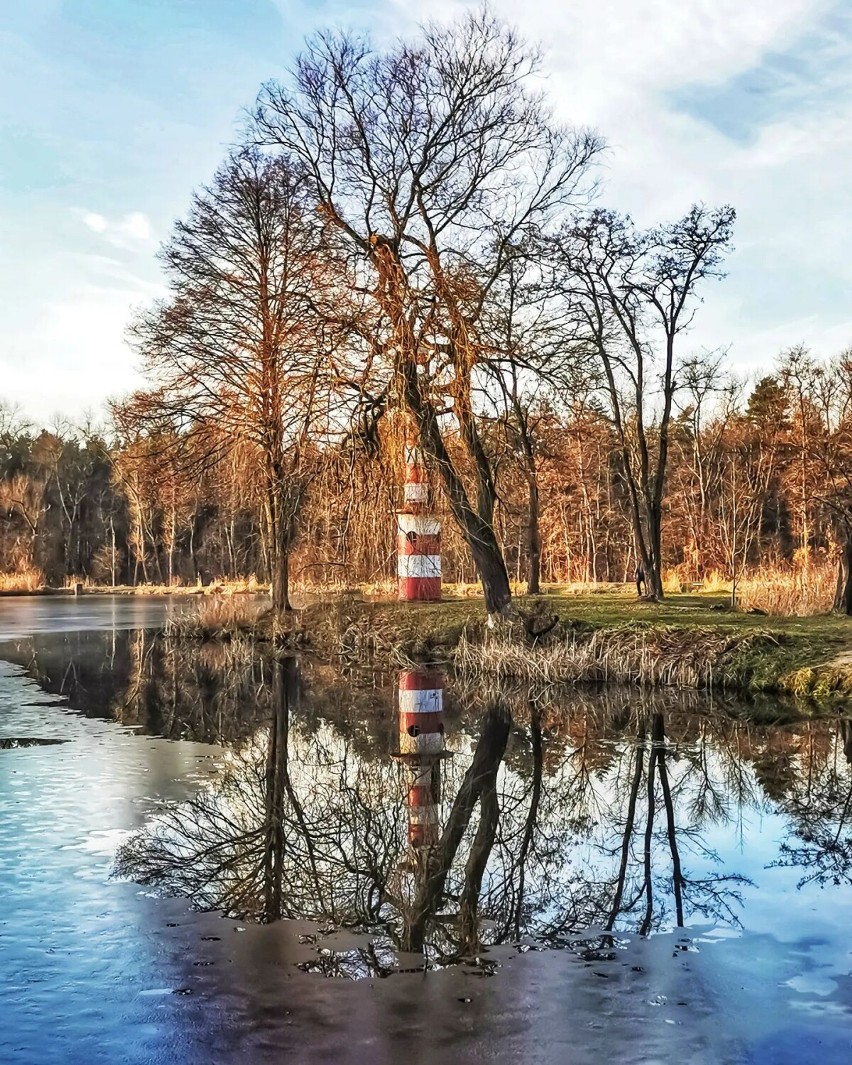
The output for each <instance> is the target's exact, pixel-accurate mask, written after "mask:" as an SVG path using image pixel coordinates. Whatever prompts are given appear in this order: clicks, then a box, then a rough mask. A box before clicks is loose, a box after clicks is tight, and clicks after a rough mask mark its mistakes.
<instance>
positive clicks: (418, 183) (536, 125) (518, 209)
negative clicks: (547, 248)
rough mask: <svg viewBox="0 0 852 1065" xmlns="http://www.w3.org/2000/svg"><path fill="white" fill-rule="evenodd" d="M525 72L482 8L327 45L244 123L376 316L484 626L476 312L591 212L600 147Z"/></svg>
mask: <svg viewBox="0 0 852 1065" xmlns="http://www.w3.org/2000/svg"><path fill="white" fill-rule="evenodd" d="M537 65H538V56H537V54H536V52H535V50H534V49H531V48H530V47H528V46H527V44H526V43H525V42H524V41H522V40H521V39H519V37H518V36H517V35H516V34H515V32H514V31H513V30H511V29H509V28H508V27H507V26H505V25H504V24H502V23H501V22H499V21H498V20H497V19H495V18H494V17H493V16H492V15H491V14H490V13H489V12H488V11H487V9H481V10H479V11H478V12H476V13H471V14H468V15H466V16H465V17H464V18H462V19H461V20H460V21H458V22H455V23H453V24H451V25H449V26H436V25H431V24H430V25H427V26H425V27H423V28H422V29H421V31H420V34H419V36H418V37H417V38H415V39H413V40H411V41H401V42H398V43H396V44H394V45H393V46H391V47H390V48H388V49H387V50H385V51H376V50H374V49H373V48H372V47H371V46H370V44H369V43H368V42H366V41H364V40H361V39H359V38H356V37H353V36H349V35H345V34H343V35H336V34H321V35H319V36H317V37H315V38H314V39H313V40H312V41H310V42H309V44H308V46H307V49H306V51H305V52H304V53H303V54H302V55H301V56H300V58H299V60H298V62H297V65H296V69H295V74H294V78H293V80H292V81H291V82H290V83H288V84H280V83H270V84H268V85H267V86H266V87H265V88H264V89H263V90H262V92H261V94H260V97H259V100H258V106H257V111H256V122H255V128H256V132H257V136H258V138H259V139H260V140H261V141H262V142H263V143H265V144H267V145H273V146H278V147H280V148H282V149H283V150H284V151H285V152H286V153H288V154H290V155H292V156H293V157H294V158H297V159H298V160H299V163H300V164H301V166H302V167H303V168H304V171H305V173H306V175H307V180H308V181H309V182H310V185H311V189H312V192H313V194H314V196H315V197H316V198H317V200H318V202H319V204H320V205H321V209H322V212H323V215H324V217H325V218H326V219H327V220H328V222H329V223H330V224H331V225H332V226H333V227H334V228H335V229H336V230H337V231H338V233H339V234H340V236H341V238H342V239H343V241H344V243H345V244H346V245H348V246H349V248H350V249H351V251H352V252H353V253H354V258H355V261H356V266H355V269H356V270H357V271H358V272H359V274H360V276H361V278H362V283H363V285H364V287H365V288H366V289H367V290H368V291H369V293H370V294H371V296H372V298H373V302H374V308H375V311H376V312H377V326H376V332H375V349H376V352H377V355H378V357H379V358H378V360H377V361H378V362H380V363H382V364H383V365H384V366H385V367H389V369H390V381H391V391H392V398H393V400H394V401H395V402H396V403H397V404H398V405H400V406H402V407H403V408H405V409H406V410H407V411H408V412H409V413H410V415H411V416H412V417H413V420H414V422H415V423H416V426H417V430H418V432H419V438H420V444H421V446H422V448H423V450H424V452H425V453H426V455H427V457H428V459H429V461H430V462H431V463H432V464H433V466H434V467H435V469H436V470H437V471H438V473H439V475H440V478H441V480H442V483H443V487H444V490H445V493H446V497H447V500H448V503H449V507H450V510H451V511H452V514H453V517H454V518H455V520H456V522H457V523H458V525H459V528H460V530H461V532H462V535H463V537H464V539H465V541H466V543H467V545H468V547H469V549H470V551H471V554H472V556H473V559H474V561H475V563H476V567H477V570H478V573H479V576H480V578H481V580H482V585H483V589H484V594H485V605H486V609H487V611H488V613H489V615H491V616H494V615H498V614H502V613H508V612H511V610H512V605H511V591H510V587H509V579H508V574H507V571H506V565H505V562H504V558H503V554H502V551H501V547H500V544H499V543H498V538H497V536H496V533H495V528H494V507H495V500H496V490H495V482H494V470H493V462H492V457H491V456H490V455H489V453H488V450H487V447H486V445H485V442H484V440H483V437H482V434H481V432H480V427H479V425H478V422H477V417H476V404H475V390H476V385H477V380H478V377H479V373H480V370H481V367H482V362H483V359H484V357H485V354H486V353H487V347H488V342H487V338H486V337H485V336H484V335H483V330H482V319H483V314H484V311H485V308H486V307H487V304H488V301H489V300H490V299H491V298H492V296H493V293H494V289H495V285H496V283H497V280H498V279H499V278H500V277H501V276H502V275H503V274H504V272H505V271H506V269H507V268H508V266H509V264H510V263H511V261H512V259H513V257H514V256H515V255H516V254H517V248H518V246H519V245H520V244H522V242H523V238H524V237H525V235H528V234H530V233H533V232H535V231H537V230H538V229H539V228H541V227H545V226H547V225H550V224H552V222H553V220H554V219H555V218H558V217H559V215H560V212H562V211H564V210H565V209H566V207H568V206H569V205H571V204H576V203H577V201H578V199H579V198H581V197H585V195H586V193H587V192H588V189H589V185H590V181H589V168H590V165H591V164H592V162H593V160H594V159H595V157H596V156H597V154H598V153H599V152H600V150H601V142H600V140H599V139H598V138H597V137H596V136H595V135H594V134H591V133H589V132H586V131H579V132H578V131H572V130H568V129H565V128H562V127H560V126H559V125H557V124H556V123H554V122H553V120H552V118H551V116H550V114H549V113H548V111H547V108H546V107H545V105H544V103H543V101H542V99H541V97H540V96H539V95H538V94H536V93H535V92H533V91H532V90H531V89H530V87H529V79H530V77H531V75H533V74H534V72H535V70H536V68H537ZM450 432H457V433H458V438H459V440H460V442H461V445H462V449H463V453H464V454H465V456H466V461H467V465H468V466H469V469H470V471H471V473H470V475H469V477H467V478H466V477H465V476H464V475H463V473H462V472H461V470H460V468H459V465H458V464H457V462H456V461H454V459H453V457H452V454H451V451H450V449H449V448H448V446H447V434H448V433H450Z"/></svg>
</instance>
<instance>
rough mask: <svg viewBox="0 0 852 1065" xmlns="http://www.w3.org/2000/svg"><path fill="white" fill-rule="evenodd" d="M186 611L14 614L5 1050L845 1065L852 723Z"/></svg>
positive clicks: (0, 983) (9, 663)
mask: <svg viewBox="0 0 852 1065" xmlns="http://www.w3.org/2000/svg"><path fill="white" fill-rule="evenodd" d="M168 609H170V607H169V606H168V605H167V604H166V602H165V601H163V602H152V601H142V600H133V599H115V600H111V599H108V598H107V599H100V598H95V597H91V598H90V599H86V598H83V599H81V600H79V601H75V600H59V599H57V600H50V599H28V600H8V599H7V600H0V640H2V643H0V892H2V896H1V897H2V900H3V908H2V914H0V1002H2V1005H3V1015H2V1024H0V1061H2V1062H4V1063H5V1062H7V1061H8V1062H21V1063H24V1062H26V1063H32V1065H52V1063H54V1062H56V1063H76V1062H80V1063H81V1065H82V1063H87V1065H88V1063H101V1062H103V1063H113V1062H128V1063H133V1065H135V1063H140V1065H141V1063H160V1062H162V1063H172V1062H174V1063H194V1062H196V1061H197V1062H205V1063H230V1062H251V1063H254V1062H267V1061H268V1062H283V1061H286V1062H302V1061H304V1062H326V1061H328V1062H335V1063H340V1062H345V1063H348V1062H352V1063H360V1062H370V1063H397V1062H404V1061H411V1062H412V1063H414V1062H418V1063H419V1062H424V1063H439V1062H440V1063H443V1062H447V1063H450V1062H454V1063H455V1062H479V1061H489V1062H530V1063H543V1065H544V1063H547V1065H550V1063H553V1065H557V1063H562V1062H572V1063H585V1062H601V1061H610V1060H612V1061H618V1062H637V1063H638V1062H646V1063H651V1062H671V1061H683V1062H702V1063H703V1062H707V1063H717V1062H718V1063H739V1062H754V1063H778V1065H786V1063H788V1062H789V1063H790V1065H792V1063H794V1062H795V1063H796V1065H802V1063H807V1062H825V1063H829V1065H833V1063H835V1062H836V1063H846V1062H848V1061H849V1060H850V1056H852V979H850V974H852V938H850V933H849V928H850V927H852V898H850V895H851V894H852V891H850V879H852V833H850V829H849V818H850V816H852V776H850V768H849V757H850V755H852V728H850V725H849V722H848V721H846V720H843V719H840V720H829V721H821V722H807V723H802V724H799V725H796V726H789V727H785V728H770V727H759V726H754V725H745V724H743V723H742V722H738V721H736V720H735V719H734V718H732V716H731V714H730V711H731V710H732V709H735V707H731V706H723V705H719V704H718V703H715V702H713V701H711V700H709V699H705V698H699V697H697V696H695V695H684V694H681V695H678V694H677V693H668V694H662V695H660V694H658V695H642V694H640V693H638V692H630V691H625V690H612V689H610V690H609V691H607V692H598V693H592V692H586V693H581V692H570V691H569V692H556V691H547V692H535V691H534V692H529V691H511V690H504V691H484V690H482V688H481V686H479V687H477V689H476V690H471V691H467V690H464V687H463V686H459V685H454V684H453V683H451V682H450V680H449V679H447V678H443V677H441V676H440V675H438V674H436V673H432V672H428V671H426V672H423V673H420V674H418V673H410V672H407V671H402V672H401V673H399V674H385V675H382V674H373V673H371V672H368V671H348V672H345V673H342V672H340V671H337V670H335V669H333V668H332V667H330V666H328V665H323V664H321V663H317V662H313V661H310V660H307V659H306V660H304V661H302V662H295V661H285V662H278V663H276V662H273V661H271V660H270V659H268V658H267V657H265V656H264V655H262V654H258V653H255V652H253V651H252V650H251V648H249V647H245V646H242V645H232V646H229V647H196V646H193V647H188V646H176V645H174V644H170V643H168V641H165V640H163V639H162V638H160V637H158V635H157V633H156V631H155V630H156V628H157V627H158V626H160V625H161V624H162V622H163V620H164V618H165V614H166V611H167V610H168ZM421 693H426V694H421ZM436 693H439V694H436ZM57 741H61V742H57Z"/></svg>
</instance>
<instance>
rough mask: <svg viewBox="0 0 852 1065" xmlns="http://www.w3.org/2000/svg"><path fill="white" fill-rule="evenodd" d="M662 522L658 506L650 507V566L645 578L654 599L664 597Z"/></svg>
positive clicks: (649, 592)
mask: <svg viewBox="0 0 852 1065" xmlns="http://www.w3.org/2000/svg"><path fill="white" fill-rule="evenodd" d="M661 525H662V522H661V520H660V511H659V508H658V507H656V506H653V505H652V506H651V507H649V509H648V541H649V542H648V568H647V569H646V570H645V579H646V581H647V582H648V594H649V595H650V596H651V598H652V599H663V598H664V593H663V561H662V557H661V556H662V528H661Z"/></svg>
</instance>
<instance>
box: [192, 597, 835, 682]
mask: <svg viewBox="0 0 852 1065" xmlns="http://www.w3.org/2000/svg"><path fill="white" fill-rule="evenodd" d="M517 605H518V607H519V609H520V610H521V611H522V612H523V613H524V614H526V615H527V616H530V615H532V616H533V617H534V618H535V620H536V625H534V626H533V627H534V628H541V627H543V626H544V624H545V622H547V621H548V620H550V619H552V618H553V617H557V618H558V621H557V623H556V624H555V625H554V626H553V628H552V629H551V630H550V631H549V632H548V633H547V634H546V635H545V636H543V637H542V638H540V639H534V638H531V637H530V636H529V634H528V632H527V631H526V630H525V628H524V626H522V625H517V626H515V627H513V628H512V629H510V630H508V631H502V632H499V633H494V632H489V631H488V630H487V628H486V624H485V617H484V614H483V610H482V605H481V601H479V600H476V599H470V598H459V599H445V600H444V601H443V602H441V603H418V604H407V603H396V602H366V601H363V600H361V599H360V598H357V597H353V596H350V597H347V596H339V597H335V598H333V599H330V600H328V601H326V602H322V603H314V604H313V605H311V606H308V607H306V608H305V609H304V610H301V611H296V612H294V613H293V615H291V616H289V617H287V618H285V619H283V620H280V621H274V620H273V619H272V617H271V616H270V615H269V614H268V613H264V612H263V611H262V610H259V609H258V606H257V605H256V604H255V605H252V606H249V605H248V604H246V608H245V610H243V609H242V608H241V607H240V605H239V604H238V603H237V602H234V601H230V602H226V601H224V600H223V601H219V602H218V603H217V601H216V600H215V599H214V600H211V601H209V602H207V601H205V602H203V603H201V604H199V608H198V611H197V612H196V613H195V615H194V616H191V617H188V618H185V619H181V620H180V621H179V622H178V623H177V627H176V628H175V629H173V634H174V635H180V636H184V637H186V636H190V637H200V638H210V637H214V638H215V637H222V636H225V637H227V635H228V634H229V633H232V632H237V631H240V632H244V633H249V634H251V635H253V636H254V637H255V638H258V639H261V640H271V639H274V640H275V641H276V642H278V643H279V644H281V645H283V646H285V647H307V648H311V649H313V650H315V651H317V652H319V653H320V654H323V655H329V656H339V657H343V658H345V659H348V660H358V661H362V662H363V661H365V660H367V659H370V658H373V659H377V660H378V661H380V662H382V663H383V664H387V663H405V662H408V661H425V662H442V663H447V664H451V665H453V666H454V668H455V669H456V670H457V671H459V672H461V673H464V674H466V675H467V676H469V677H476V676H477V675H481V676H482V677H483V678H485V677H488V676H490V677H499V678H502V679H506V680H520V681H525V680H529V681H533V682H547V683H551V682H552V683H560V682H569V683H584V682H595V683H600V682H608V681H618V682H626V683H631V684H639V685H646V686H674V687H680V688H697V689H717V690H725V691H730V692H748V693H756V692H770V693H771V692H777V693H785V694H790V695H796V696H800V697H808V698H818V699H822V698H827V699H831V700H836V699H839V698H843V697H846V696H852V621H850V620H849V619H847V618H843V617H839V616H836V615H821V616H814V617H804V618H799V617H790V618H783V617H771V618H770V617H766V616H762V615H755V614H746V613H732V612H731V611H729V610H727V609H726V601H725V599H724V597H722V596H718V595H708V594H691V595H690V594H674V595H671V596H670V597H668V598H667V599H666V600H665V602H663V603H652V602H646V601H637V600H636V599H635V598H634V597H631V596H629V595H625V594H619V593H616V592H611V591H610V592H606V593H603V594H587V595H565V594H552V595H546V596H541V597H536V598H535V599H534V600H533V599H530V598H526V597H520V598H519V599H518V600H517Z"/></svg>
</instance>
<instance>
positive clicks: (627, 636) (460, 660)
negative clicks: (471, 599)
mask: <svg viewBox="0 0 852 1065" xmlns="http://www.w3.org/2000/svg"><path fill="white" fill-rule="evenodd" d="M761 644H773V645H775V644H777V640H776V639H775V637H773V636H772V635H771V634H769V633H765V632H761V631H753V632H750V633H748V634H746V635H740V634H731V633H725V632H719V631H716V630H713V629H670V628H665V627H660V628H653V629H647V628H636V627H631V626H623V627H620V628H615V629H605V630H598V631H597V632H594V633H592V634H591V635H590V636H587V637H584V638H577V637H576V636H572V637H569V638H568V639H567V640H561V641H553V642H552V643H550V644H545V645H542V646H539V647H535V648H531V647H529V646H528V645H526V644H524V643H520V642H518V641H517V640H516V639H513V638H512V637H511V636H510V635H501V636H498V637H496V638H493V639H490V640H487V641H485V642H483V643H474V642H471V641H470V640H468V639H467V637H466V636H465V635H464V634H463V635H462V638H461V639H460V640H459V642H458V645H457V647H456V649H455V651H454V652H453V665H454V666H455V668H456V670H457V671H458V672H459V673H460V674H462V675H464V676H467V677H471V676H472V677H476V676H481V677H486V676H491V677H494V676H496V677H499V678H501V679H504V680H523V681H524V682H525V683H530V684H566V683H567V684H580V683H605V682H608V681H616V682H619V683H626V684H636V685H639V686H641V687H676V688H706V689H709V688H714V687H718V688H724V687H727V686H729V684H730V683H732V682H738V680H739V678H738V677H736V676H735V672H734V670H733V668H732V664H733V659H734V657H735V656H737V655H742V654H743V653H744V652H745V653H747V652H749V651H751V650H753V649H754V648H755V647H757V646H759V645H761Z"/></svg>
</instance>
